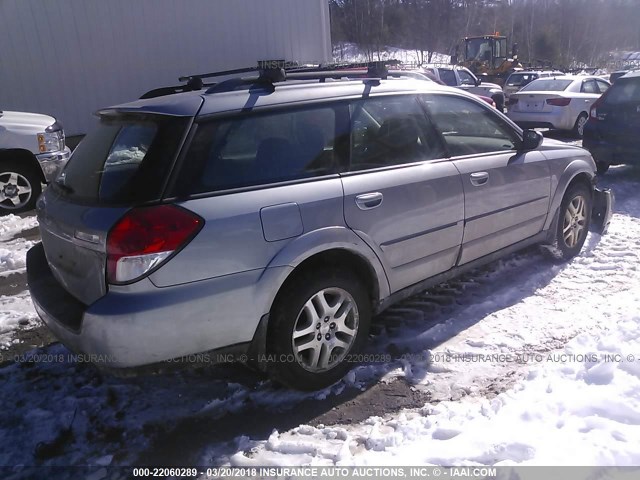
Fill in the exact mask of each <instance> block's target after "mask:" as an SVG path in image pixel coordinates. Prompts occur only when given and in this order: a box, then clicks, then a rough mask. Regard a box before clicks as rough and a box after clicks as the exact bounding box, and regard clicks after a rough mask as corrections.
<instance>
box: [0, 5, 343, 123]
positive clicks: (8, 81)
mask: <svg viewBox="0 0 640 480" xmlns="http://www.w3.org/2000/svg"><path fill="white" fill-rule="evenodd" d="M270 59H286V60H291V61H298V62H327V61H329V60H331V39H330V25H329V6H328V1H327V0H2V1H0V110H19V111H28V112H29V111H30V112H38V113H46V114H50V115H53V116H55V117H56V118H57V119H58V120H60V121H61V122H62V123H63V125H64V127H65V131H66V133H67V135H75V134H82V133H86V131H87V130H88V129H89V128H90V126H91V124H92V123H93V121H94V120H93V117H92V113H93V112H94V111H96V110H97V109H99V108H101V107H105V106H108V105H113V104H117V103H122V102H127V101H131V100H134V99H136V98H138V97H139V96H140V95H142V94H143V93H145V92H146V91H148V90H151V89H153V88H157V87H162V86H170V85H179V82H178V81H177V80H178V77H180V76H183V75H190V74H196V73H206V72H212V71H219V70H227V69H233V68H243V67H249V66H254V65H256V64H257V61H258V60H270Z"/></svg>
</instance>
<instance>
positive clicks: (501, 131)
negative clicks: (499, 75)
mask: <svg viewBox="0 0 640 480" xmlns="http://www.w3.org/2000/svg"><path fill="white" fill-rule="evenodd" d="M422 100H423V102H424V104H425V105H426V108H427V111H428V113H429V117H430V119H431V121H432V122H433V124H434V125H435V127H436V129H437V130H438V131H439V132H440V134H441V135H442V136H443V138H444V141H445V142H446V144H447V149H448V150H449V154H450V155H451V156H452V157H457V156H461V155H473V154H478V153H488V152H500V151H505V150H516V149H517V148H518V146H519V145H520V142H521V139H520V136H519V135H518V133H517V132H516V130H515V129H514V128H513V127H512V126H511V125H509V124H508V123H507V122H506V121H505V120H503V119H502V118H500V117H499V116H498V115H497V114H496V113H494V112H493V111H492V110H491V109H490V108H489V107H484V106H483V105H480V104H478V103H477V102H475V101H473V100H471V99H468V98H463V97H458V96H453V95H443V94H432V95H423V96H422Z"/></svg>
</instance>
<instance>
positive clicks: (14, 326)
mask: <svg viewBox="0 0 640 480" xmlns="http://www.w3.org/2000/svg"><path fill="white" fill-rule="evenodd" d="M38 325H40V319H39V318H38V314H37V313H36V311H35V309H34V308H33V303H31V297H30V296H29V292H22V293H19V294H18V295H13V296H2V297H0V351H2V350H3V349H6V348H7V347H9V345H11V344H13V343H15V342H18V341H19V340H18V339H17V338H16V334H17V333H18V331H19V330H22V329H29V328H35V327H37V326H38Z"/></svg>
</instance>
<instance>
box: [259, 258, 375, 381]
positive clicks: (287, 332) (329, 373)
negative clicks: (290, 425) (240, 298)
mask: <svg viewBox="0 0 640 480" xmlns="http://www.w3.org/2000/svg"><path fill="white" fill-rule="evenodd" d="M285 289H286V290H284V291H282V292H281V293H280V294H279V296H278V299H277V300H276V302H275V304H274V306H273V308H272V310H271V320H270V324H269V335H268V345H267V351H268V353H269V364H268V371H269V374H270V375H271V377H272V378H273V379H274V380H276V381H277V382H280V383H283V384H285V385H287V386H289V387H292V388H295V389H299V390H319V389H321V388H325V387H328V386H330V385H332V384H334V383H335V382H337V381H338V380H340V379H341V378H342V377H343V376H344V375H345V374H346V373H347V372H348V371H349V369H351V368H352V367H353V366H354V363H353V362H352V359H353V358H354V357H353V355H354V354H355V353H357V352H359V351H360V350H361V349H362V347H363V345H364V343H365V341H366V338H367V334H368V331H369V324H370V322H371V300H370V298H369V295H368V293H367V290H366V289H365V287H364V285H363V282H362V281H361V280H360V279H359V278H358V277H357V276H356V275H354V274H353V273H351V272H349V271H344V270H335V269H329V268H325V269H320V270H316V271H314V272H311V271H310V272H307V273H305V274H303V275H300V276H298V277H296V278H295V279H294V281H291V282H288V283H287V286H285Z"/></svg>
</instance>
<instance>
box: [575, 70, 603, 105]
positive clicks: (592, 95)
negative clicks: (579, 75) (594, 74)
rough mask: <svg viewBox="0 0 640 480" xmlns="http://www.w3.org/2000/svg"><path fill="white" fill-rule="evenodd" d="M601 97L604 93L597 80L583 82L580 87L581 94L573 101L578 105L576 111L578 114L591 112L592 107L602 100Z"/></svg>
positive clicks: (591, 79)
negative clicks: (599, 99) (598, 100)
mask: <svg viewBox="0 0 640 480" xmlns="http://www.w3.org/2000/svg"><path fill="white" fill-rule="evenodd" d="M600 95H602V92H601V91H600V87H599V86H598V83H597V82H596V79H595V78H589V79H587V80H583V81H582V84H581V85H580V94H579V95H577V98H575V99H574V100H573V101H575V102H577V103H578V104H577V105H576V106H574V107H573V108H574V111H576V112H578V113H580V112H589V110H590V109H591V105H593V104H594V103H595V101H596V100H597V99H598V98H600Z"/></svg>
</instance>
